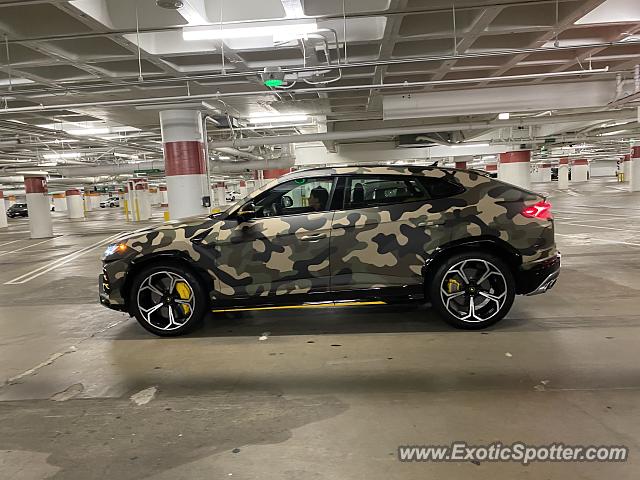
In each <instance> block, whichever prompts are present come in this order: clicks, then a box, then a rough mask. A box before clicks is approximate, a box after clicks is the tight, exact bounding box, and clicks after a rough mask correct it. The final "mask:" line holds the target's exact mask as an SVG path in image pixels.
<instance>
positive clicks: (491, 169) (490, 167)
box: [484, 163, 498, 172]
mask: <svg viewBox="0 0 640 480" xmlns="http://www.w3.org/2000/svg"><path fill="white" fill-rule="evenodd" d="M484 168H485V170H486V171H487V172H497V171H498V165H497V164H495V163H491V164H489V165H486V166H485V167H484Z"/></svg>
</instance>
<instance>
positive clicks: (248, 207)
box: [237, 202, 256, 222]
mask: <svg viewBox="0 0 640 480" xmlns="http://www.w3.org/2000/svg"><path fill="white" fill-rule="evenodd" d="M237 215H238V219H239V220H240V221H242V222H246V221H247V220H251V219H252V218H254V217H255V216H256V206H255V205H254V203H253V202H249V203H247V204H245V205H243V206H242V207H240V210H238V213H237Z"/></svg>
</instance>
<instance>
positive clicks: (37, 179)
mask: <svg viewBox="0 0 640 480" xmlns="http://www.w3.org/2000/svg"><path fill="white" fill-rule="evenodd" d="M24 190H25V192H26V194H27V208H28V209H29V232H30V234H31V238H49V237H53V225H52V223H51V207H50V205H49V195H47V179H46V178H45V177H42V176H35V175H34V176H26V175H25V177H24Z"/></svg>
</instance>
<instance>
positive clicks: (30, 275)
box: [4, 232, 124, 285]
mask: <svg viewBox="0 0 640 480" xmlns="http://www.w3.org/2000/svg"><path fill="white" fill-rule="evenodd" d="M123 233H124V232H119V233H117V234H116V235H110V236H108V237H106V238H103V239H102V240H100V241H99V242H96V243H93V244H91V245H88V246H86V247H84V248H82V249H80V250H78V251H77V252H73V253H70V254H69V255H65V256H64V257H62V258H59V259H57V260H54V261H53V262H49V263H47V264H45V265H43V266H41V267H39V268H36V269H35V270H32V271H30V272H27V273H25V274H23V275H20V276H19V277H16V278H14V279H12V280H9V281H8V282H4V284H5V285H20V284H23V283H27V282H30V281H31V280H33V279H35V278H38V277H39V276H41V275H44V274H45V273H48V272H50V271H51V270H54V269H56V268H58V267H61V266H62V265H66V264H67V263H69V262H72V261H73V260H75V259H76V258H79V257H81V256H82V255H84V254H85V253H89V252H90V251H92V250H95V249H96V248H98V247H100V246H101V245H104V244H105V243H108V242H110V241H111V240H114V239H115V238H117V237H119V236H121V235H122V234H123Z"/></svg>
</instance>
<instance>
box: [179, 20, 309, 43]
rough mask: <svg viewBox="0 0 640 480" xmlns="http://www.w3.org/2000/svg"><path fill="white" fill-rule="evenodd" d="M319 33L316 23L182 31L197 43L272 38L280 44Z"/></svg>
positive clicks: (186, 29) (215, 27)
mask: <svg viewBox="0 0 640 480" xmlns="http://www.w3.org/2000/svg"><path fill="white" fill-rule="evenodd" d="M317 31H318V25H317V24H316V22H304V23H301V22H298V23H289V24H287V23H284V24H278V25H275V24H274V25H260V26H239V25H237V26H234V27H231V28H225V27H224V24H223V25H222V28H220V26H210V27H206V28H198V27H196V28H185V29H184V30H183V31H182V38H183V39H184V40H187V41H196V40H225V39H231V38H255V37H271V38H272V39H273V42H274V43H280V42H288V41H291V40H295V39H297V38H303V37H305V36H306V35H308V34H309V33H315V32H317Z"/></svg>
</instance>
